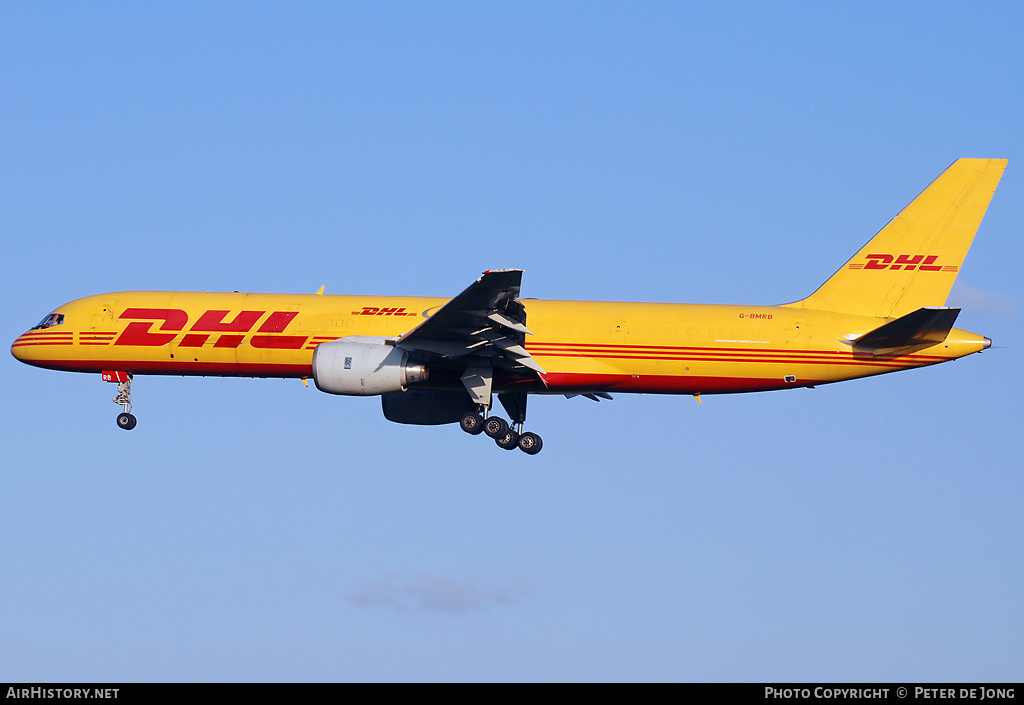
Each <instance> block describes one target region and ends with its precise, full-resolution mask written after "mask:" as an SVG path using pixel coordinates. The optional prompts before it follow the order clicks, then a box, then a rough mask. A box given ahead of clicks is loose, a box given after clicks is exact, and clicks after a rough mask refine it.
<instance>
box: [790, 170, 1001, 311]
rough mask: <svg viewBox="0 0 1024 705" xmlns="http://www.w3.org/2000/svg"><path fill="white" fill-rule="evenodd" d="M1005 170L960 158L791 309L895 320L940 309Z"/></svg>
mask: <svg viewBox="0 0 1024 705" xmlns="http://www.w3.org/2000/svg"><path fill="white" fill-rule="evenodd" d="M1005 168H1006V160H1005V159H958V160H957V161H955V162H953V164H952V165H951V166H950V167H949V168H948V169H946V171H944V172H943V173H942V174H941V175H940V176H939V178H937V179H935V181H933V182H932V183H931V184H930V185H929V186H928V188H926V189H925V190H924V191H922V192H921V194H920V195H919V196H918V197H917V198H915V199H914V200H913V201H911V202H910V204H909V205H908V206H907V207H906V208H904V209H903V210H902V211H900V214H899V215H897V216H896V217H895V218H893V219H892V220H891V221H889V224H888V225H886V226H885V227H884V228H882V230H881V231H879V233H878V234H877V235H875V236H874V237H873V238H871V240H870V241H869V242H868V243H867V244H866V245H865V246H864V247H863V248H862V249H861V251H860V252H858V253H857V254H856V255H854V256H853V258H852V259H851V260H850V261H849V262H847V263H846V264H845V265H844V266H843V268H842V269H840V270H839V271H838V272H836V273H835V274H834V275H832V277H831V278H830V279H829V280H828V281H827V282H825V283H824V284H822V285H821V286H820V287H819V288H818V290H817V291H815V292H814V293H813V294H811V295H810V296H808V297H807V298H806V299H803V300H802V301H797V302H795V303H792V304H788V306H791V307H798V308H810V309H818V310H822V311H835V312H837V313H849V314H855V315H859V316H877V317H879V318H899V317H901V316H905V315H907V314H909V313H911V312H913V311H916V310H918V309H920V308H923V307H926V306H942V305H944V304H945V302H946V297H947V296H949V290H950V289H951V288H952V287H953V282H954V281H956V275H957V273H958V272H959V271H960V265H961V264H962V263H963V261H964V258H965V257H966V256H967V251H968V250H969V249H970V247H971V242H972V241H973V240H974V234H975V233H976V232H977V231H978V226H979V225H981V219H982V218H983V217H984V215H985V211H986V210H987V209H988V204H989V201H991V200H992V194H993V193H994V192H995V190H996V186H997V185H998V184H999V179H1000V178H1001V177H1002V175H1003V170H1004V169H1005Z"/></svg>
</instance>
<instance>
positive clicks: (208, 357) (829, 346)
mask: <svg viewBox="0 0 1024 705" xmlns="http://www.w3.org/2000/svg"><path fill="white" fill-rule="evenodd" d="M448 300H449V299H445V298H431V297H388V296H330V295H300V294H294V295H293V294H246V293H191V292H150V291H135V292H118V293H111V294H102V295H98V296H89V297H85V298H82V299H77V300H75V301H72V302H70V303H68V304H65V305H64V306H61V307H59V308H57V309H55V311H54V313H55V314H60V315H63V319H62V322H61V323H60V324H59V325H51V326H49V327H46V328H36V329H33V330H30V331H28V332H26V333H25V334H23V335H22V336H20V337H19V338H18V339H17V340H16V341H15V342H14V344H13V345H12V349H11V351H12V353H13V354H14V356H15V357H17V358H18V359H19V360H21V361H23V362H26V363H28V364H31V365H35V366H38V367H45V368H50V369H57V370H69V371H75V372H96V373H99V372H103V371H108V370H123V371H126V372H128V373H130V374H164V375H209V376H237V377H295V378H305V377H310V376H311V375H312V360H313V352H314V350H315V349H316V347H317V346H318V345H319V344H321V343H325V342H328V341H332V340H336V339H338V338H344V337H348V336H373V337H383V338H392V339H393V338H398V337H400V336H401V335H402V334H403V333H405V332H407V331H410V330H412V329H414V328H416V327H417V326H418V325H419V324H420V323H422V322H423V321H424V320H425V319H427V318H429V317H430V316H431V315H432V313H433V312H435V311H437V310H438V309H439V308H440V307H441V306H443V305H444V304H445V303H447V302H448ZM521 301H522V303H523V304H524V306H525V309H526V315H527V325H528V326H529V327H530V330H532V332H533V335H530V336H527V338H526V345H525V347H526V349H527V350H528V351H529V353H530V354H531V355H532V356H533V358H534V360H536V361H537V363H539V365H540V366H541V367H542V368H543V370H544V373H543V374H542V375H541V378H542V381H543V384H542V383H540V382H538V381H537V380H536V379H532V380H529V379H522V380H517V379H515V378H514V377H507V376H506V377H503V378H499V379H497V380H496V385H497V387H496V391H498V390H502V389H506V388H510V387H511V386H512V385H516V387H517V388H519V389H522V390H523V391H528V392H531V393H538V392H540V393H544V392H547V393H575V392H596V391H607V392H613V391H617V392H643V393H648V394H651V393H671V394H715V393H726V392H750V391H765V390H771V389H784V388H792V387H806V386H813V385H818V384H825V383H829V382H837V381H841V380H846V379H853V378H858V377H866V376H869V375H876V374H881V373H885V372H893V371H897V370H903V369H908V368H912V367H922V366H926V365H932V364H936V363H939V362H945V361H947V360H952V359H955V358H958V357H963V356H964V355H968V354H971V353H975V352H979V351H981V350H982V349H984V348H985V347H987V345H988V343H987V339H985V338H984V337H982V336H980V335H976V334H974V333H969V332H967V331H963V330H959V329H956V328H954V329H952V330H951V331H950V333H949V335H948V336H947V338H946V340H945V341H944V342H942V343H941V344H938V345H930V346H927V347H923V348H922V349H919V350H918V349H915V350H911V351H905V350H904V351H899V352H897V353H891V354H884V353H883V354H879V353H878V352H877V351H874V352H865V351H861V350H857V349H856V348H855V347H854V346H853V345H852V344H851V342H850V341H851V340H853V339H855V338H857V337H859V336H860V335H863V334H865V333H867V332H869V331H871V330H872V329H874V328H877V326H878V319H877V318H874V317H870V316H854V315H848V314H839V313H831V312H827V311H817V310H808V309H801V308H795V307H789V306H736V305H701V304H659V303H627V302H601V301H552V300H540V299H521ZM451 382H452V381H451V380H450V379H447V378H445V376H444V375H440V376H438V375H435V376H434V377H433V378H432V380H430V381H428V382H425V383H424V387H425V388H437V387H438V386H439V385H440V386H442V387H444V386H450V385H451ZM457 382H458V380H457V379H456V380H455V383H456V385H457Z"/></svg>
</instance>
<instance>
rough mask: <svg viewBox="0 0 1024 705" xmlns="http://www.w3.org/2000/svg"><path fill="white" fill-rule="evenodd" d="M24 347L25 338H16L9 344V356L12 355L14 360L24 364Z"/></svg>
mask: <svg viewBox="0 0 1024 705" xmlns="http://www.w3.org/2000/svg"><path fill="white" fill-rule="evenodd" d="M25 346H26V343H25V336H23V335H21V336H18V339H17V340H15V341H14V342H13V343H11V355H14V358H15V359H16V360H20V361H22V362H24V361H25V357H26V355H25Z"/></svg>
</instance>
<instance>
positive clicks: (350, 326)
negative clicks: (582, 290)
mask: <svg viewBox="0 0 1024 705" xmlns="http://www.w3.org/2000/svg"><path fill="white" fill-rule="evenodd" d="M1005 167H1006V160H1004V159H960V160H958V161H956V162H954V163H953V165H952V166H950V167H949V168H948V169H946V171H945V172H943V174H942V175H941V176H939V177H938V178H937V179H936V180H935V181H934V182H932V184H931V185H930V186H928V188H926V189H925V190H924V192H922V193H921V195H919V196H918V197H917V198H916V199H914V200H913V201H912V202H911V203H910V205H908V206H907V207H906V208H904V209H903V211H902V212H900V214H899V215H898V216H896V217H895V218H894V219H893V220H892V221H890V222H889V224H888V225H886V226H885V227H884V228H882V230H881V231H880V232H879V233H878V234H877V235H875V237H873V238H872V239H871V240H870V241H869V242H868V243H867V245H865V246H864V247H863V248H862V249H861V250H860V251H859V252H858V253H857V254H856V255H854V256H853V258H852V259H851V260H850V261H849V262H847V263H846V264H845V265H843V267H842V269H840V270H839V271H838V272H836V273H835V274H834V275H833V276H832V277H831V278H830V279H829V280H828V281H826V282H825V283H824V284H822V285H821V287H820V288H819V289H818V290H817V291H815V292H814V293H813V294H811V295H810V296H808V297H807V298H805V299H802V300H800V301H796V302H794V303H789V304H783V305H780V306H733V305H729V306H724V305H691V304H660V303H620V302H604V301H544V300H540V299H521V298H519V287H520V280H521V278H522V271H521V270H508V269H506V270H493V271H487V272H484V274H483V275H482V276H481V277H480V278H479V279H477V280H476V281H475V282H474V283H473V284H471V285H470V286H469V287H468V288H467V289H466V290H465V291H463V292H462V293H461V294H459V295H458V296H456V297H455V298H453V299H439V298H425V297H405V296H403V297H387V296H325V295H322V292H323V288H321V290H320V292H318V294H315V295H297V294H244V293H238V292H235V293H188V292H160V291H128V292H120V293H112V294H101V295H99V296H88V297H86V298H83V299H78V300H76V301H72V302H71V303H68V304H65V305H63V306H60V307H58V308H57V309H56V310H54V311H53V312H52V313H50V314H48V315H47V316H46V317H45V318H43V320H42V321H41V322H40V323H39V325H37V326H35V327H33V328H32V329H31V330H29V331H28V332H26V333H25V334H24V335H22V336H21V337H19V338H18V339H17V340H16V341H15V342H14V344H13V345H12V346H11V352H12V353H13V354H14V356H15V357H16V358H18V359H19V360H21V361H22V362H26V363H28V364H30V365H35V366H37V367H45V368H49V369H55V370H70V371H75V372H93V373H99V374H101V375H102V378H103V379H104V380H107V381H110V382H116V383H117V385H118V395H117V396H116V397H115V398H114V401H115V403H117V404H119V405H121V406H122V407H123V413H121V414H120V415H119V416H118V417H117V424H118V426H120V427H121V428H124V429H129V430H130V429H132V428H134V427H135V423H136V420H135V417H134V416H133V415H132V414H131V408H132V407H131V383H132V377H133V376H134V375H146V374H163V375H220V376H235V377H297V378H300V379H302V380H303V382H305V381H306V379H307V378H308V377H312V378H313V380H314V381H315V383H316V386H317V388H319V389H320V390H322V391H324V392H328V393H331V394H343V395H357V396H363V395H380V397H381V400H382V403H383V407H384V416H385V417H386V418H387V419H389V420H391V421H396V422H398V423H407V424H445V423H459V424H461V426H462V428H463V430H465V431H466V432H468V433H471V434H477V433H480V432H481V431H482V432H484V433H486V434H487V435H488V436H490V437H492V438H493V439H494V440H495V441H496V442H497V444H498V446H500V447H501V448H505V449H512V448H515V447H517V446H518V447H519V448H520V449H522V450H523V451H525V452H526V453H529V454H534V453H537V452H538V451H540V449H541V438H540V436H538V435H537V434H535V433H532V432H528V431H524V429H523V425H524V423H525V421H526V401H527V398H528V395H530V394H565V395H566V396H573V395H584V396H586V397H589V398H591V399H594V400H597V399H600V398H610V396H609V392H643V393H647V394H692V395H694V396H696V397H697V399H698V400H699V399H700V395H701V394H725V393H730V392H758V391H765V390H771V389H788V388H794V387H813V386H815V385H819V384H826V383H829V382H839V381H841V380H847V379H854V378H857V377H867V376H870V375H877V374H883V373H886V372H896V371H898V370H905V369H909V368H913V367H924V366H926V365H934V364H936V363H939V362H946V361H947V360H955V359H956V358H959V357H963V356H965V355H969V354H971V353H976V352H980V351H982V350H984V349H986V348H988V347H989V346H990V345H991V341H990V340H989V339H988V338H985V337H982V336H980V335H976V334H974V333H969V332H967V331H964V330H959V329H957V328H954V327H953V323H954V321H955V320H956V317H957V314H958V313H959V309H956V308H947V307H945V305H944V304H945V301H946V297H947V296H948V294H949V290H950V288H951V287H952V286H953V281H954V280H955V279H956V276H957V273H958V272H959V270H960V266H961V264H962V263H963V261H964V257H965V256H966V254H967V250H968V248H969V247H970V246H971V241H972V240H973V239H974V234H975V232H976V231H977V229H978V226H979V225H980V223H981V219H982V217H983V216H984V214H985V210H986V209H987V208H988V204H989V201H990V200H991V198H992V194H993V192H994V191H995V188H996V185H997V184H998V183H999V179H1000V177H1001V176H1002V173H1003V169H1004V168H1005ZM527 326H529V327H527ZM495 395H496V396H497V398H498V400H499V401H500V402H501V404H502V406H503V407H504V408H505V410H506V411H507V413H508V415H509V417H510V419H511V424H510V423H509V422H507V421H505V420H504V419H502V418H501V417H500V416H497V415H492V414H489V411H490V410H491V408H492V401H493V398H494V396H495Z"/></svg>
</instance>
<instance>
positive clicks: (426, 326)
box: [395, 269, 544, 377]
mask: <svg viewBox="0 0 1024 705" xmlns="http://www.w3.org/2000/svg"><path fill="white" fill-rule="evenodd" d="M522 278H523V270H521V269H496V270H489V271H486V272H484V273H483V274H482V275H481V276H480V278H479V279H477V280H476V281H475V282H473V283H472V284H470V285H469V286H468V287H467V288H466V289H465V290H464V291H463V292H462V293H461V294H459V295H458V296H456V297H455V298H454V299H452V300H451V301H449V302H448V303H446V304H445V305H444V306H442V307H441V308H440V309H438V310H437V312H436V313H434V315H432V316H431V317H430V318H428V319H427V320H426V321H424V322H423V323H421V324H420V325H419V326H418V327H416V328H414V329H413V330H411V331H409V332H408V333H406V334H405V335H403V336H402V337H401V338H399V339H398V341H397V342H396V343H395V346H396V347H399V348H402V349H403V350H408V351H410V352H414V351H415V352H421V353H429V354H432V355H438V356H440V357H443V358H462V357H469V358H473V359H472V360H471V361H470V362H471V364H472V365H474V366H477V365H480V364H489V365H490V366H492V367H503V368H506V369H509V370H519V371H521V372H526V371H527V370H530V371H532V372H533V373H536V375H537V376H538V377H539V376H540V375H541V374H543V373H544V370H543V369H541V366H540V365H538V364H537V362H536V361H535V360H534V359H533V357H531V356H530V353H528V352H527V351H526V348H525V347H524V344H525V342H526V335H527V334H530V335H533V333H532V332H531V331H530V329H529V328H527V327H526V309H525V307H524V306H523V304H522V303H520V302H519V300H518V297H519V285H520V282H521V281H522Z"/></svg>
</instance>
